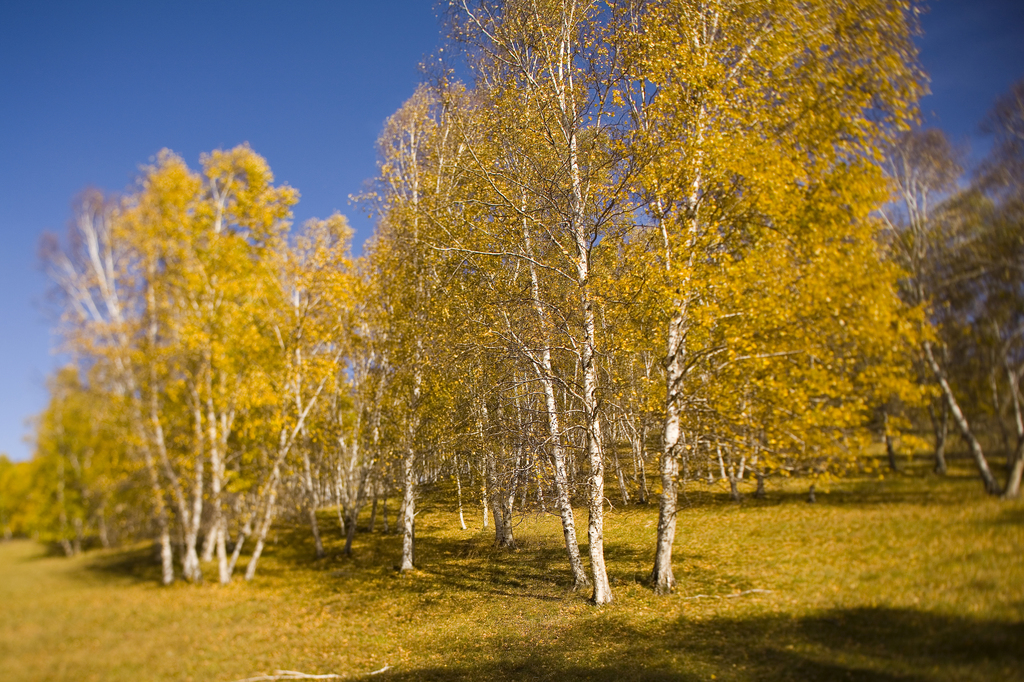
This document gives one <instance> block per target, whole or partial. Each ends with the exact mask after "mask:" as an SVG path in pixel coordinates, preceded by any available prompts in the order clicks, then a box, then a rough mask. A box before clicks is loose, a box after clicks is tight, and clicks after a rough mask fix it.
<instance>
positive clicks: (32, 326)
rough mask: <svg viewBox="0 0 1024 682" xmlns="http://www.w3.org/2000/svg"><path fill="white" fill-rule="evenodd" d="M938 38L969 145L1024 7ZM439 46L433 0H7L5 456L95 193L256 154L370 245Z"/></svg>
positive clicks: (960, 19) (315, 212)
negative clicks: (63, 257)
mask: <svg viewBox="0 0 1024 682" xmlns="http://www.w3.org/2000/svg"><path fill="white" fill-rule="evenodd" d="M924 28H925V36H924V37H923V38H922V39H921V41H920V45H921V48H922V60H923V62H924V65H925V67H926V68H927V70H928V71H929V73H930V74H931V76H932V90H933V92H934V94H933V95H932V96H930V97H928V98H926V99H925V100H924V101H923V102H922V111H923V112H924V114H925V115H926V120H927V122H929V123H931V124H933V125H938V126H940V127H942V128H944V129H945V130H946V131H947V133H948V134H950V136H951V137H953V138H954V139H960V140H969V139H970V138H971V136H972V134H973V133H974V132H975V130H976V127H977V124H978V122H979V121H980V119H981V118H982V116H983V115H984V114H985V112H986V111H987V110H988V108H989V106H990V105H991V103H992V100H993V99H994V98H995V97H996V96H997V95H998V94H999V93H1001V92H1003V91H1005V90H1006V89H1007V88H1008V87H1009V85H1010V84H1011V83H1012V82H1013V81H1014V80H1016V79H1017V78H1020V77H1021V76H1024V3H1022V2H1005V1H1003V2H995V1H985V0H979V1H977V2H956V1H954V0H945V1H942V0H940V1H939V2H936V3H934V6H933V8H932V10H931V12H930V13H929V14H928V15H926V16H925V18H924ZM439 40H440V24H439V22H438V20H437V19H436V16H435V12H434V10H433V3H432V1H431V0H418V1H414V0H377V2H356V1H354V0H335V1H334V2H313V1H311V0H310V1H300V2H289V3H285V2H269V1H263V2H258V1H249V2H228V1H218V0H212V1H207V2H186V1H182V0H179V1H176V2H172V1H167V2H137V1H136V2H128V1H122V2H81V3H71V2H48V1H46V0H32V1H29V2H20V1H18V0H4V2H2V3H0V321H2V333H0V452H6V453H8V454H9V455H10V456H11V457H12V458H14V459H26V458H28V457H29V456H30V447H29V445H28V444H27V443H26V441H25V438H26V435H27V434H28V433H29V429H28V427H27V425H26V421H27V420H28V419H29V418H30V417H31V416H32V415H34V414H37V413H38V412H39V411H41V410H42V409H43V407H44V406H45V401H46V391H45V378H46V376H47V375H48V374H49V373H50V372H51V371H52V370H53V369H54V368H55V367H56V365H57V363H58V359H57V358H56V357H55V356H54V355H53V353H52V348H53V346H54V339H53V338H51V335H50V332H49V329H50V326H51V325H50V320H49V319H48V313H47V309H46V305H45V297H46V291H47V287H48V284H47V282H46V279H45V277H44V276H43V274H42V273H41V271H40V269H39V266H38V260H37V257H36V250H37V246H38V243H39V237H40V235H41V234H42V233H43V232H44V231H51V232H62V231H63V230H64V228H65V225H66V224H67V221H68V219H69V218H70V216H71V211H70V203H71V200H72V198H73V197H74V196H75V195H76V194H77V193H78V192H79V191H81V190H82V189H83V188H84V187H86V186H90V185H92V186H96V187H99V188H101V189H104V190H111V191H118V190H122V189H124V188H125V187H127V186H128V185H129V184H131V182H132V181H133V180H134V178H135V177H136V174H137V171H138V167H139V165H140V164H144V163H146V162H147V161H148V160H149V159H150V158H152V157H153V155H154V154H156V152H158V151H159V150H160V149H162V148H164V147H168V148H170V149H173V150H174V151H176V152H178V153H179V154H181V155H182V156H183V157H184V158H185V160H186V161H188V162H189V164H190V165H193V166H194V165H195V164H196V163H197V162H198V158H199V154H200V153H201V152H204V151H209V150H212V149H217V148H228V147H232V146H234V145H236V144H239V143H241V142H249V143H250V144H251V145H252V146H253V148H254V149H255V150H256V151H257V152H259V153H260V154H262V155H263V156H264V157H266V158H267V160H268V161H269V162H270V165H271V168H273V170H274V173H275V175H276V176H277V179H278V180H279V181H284V182H287V183H289V184H291V185H292V186H294V187H296V188H297V189H298V190H299V191H300V192H301V193H302V200H301V202H300V203H299V205H298V207H297V210H296V215H295V218H296V221H302V220H305V219H306V218H309V217H312V216H326V215H328V214H330V213H331V212H332V211H334V210H340V211H342V212H343V213H345V214H347V215H348V216H349V218H350V220H351V222H352V224H353V226H354V227H356V229H357V235H356V240H357V243H359V242H361V241H362V240H363V239H365V238H366V237H367V236H368V235H369V233H370V224H369V222H368V221H367V220H366V219H365V218H364V217H362V216H359V215H358V214H357V213H356V212H355V210H354V209H353V208H352V207H351V206H349V205H348V196H349V194H352V193H354V192H357V191H359V189H360V188H361V186H362V183H363V181H364V180H365V179H366V178H369V177H371V176H372V175H373V174H374V170H375V150H374V141H375V139H376V137H377V133H378V132H379V131H380V128H381V125H382V123H383V121H384V119H385V118H386V117H387V116H388V115H389V114H390V113H392V112H393V111H394V110H395V109H396V108H397V107H398V106H399V105H400V104H401V103H402V101H404V100H405V99H406V98H407V97H408V96H409V95H410V94H412V91H413V89H414V88H415V86H416V83H417V81H418V79H419V72H418V68H417V67H418V64H419V63H420V61H421V60H422V59H423V58H425V57H426V56H427V55H429V54H430V53H431V52H432V51H433V50H434V49H435V47H436V46H437V45H438V43H439ZM975 146H976V147H982V148H983V146H984V144H983V143H982V142H980V141H975Z"/></svg>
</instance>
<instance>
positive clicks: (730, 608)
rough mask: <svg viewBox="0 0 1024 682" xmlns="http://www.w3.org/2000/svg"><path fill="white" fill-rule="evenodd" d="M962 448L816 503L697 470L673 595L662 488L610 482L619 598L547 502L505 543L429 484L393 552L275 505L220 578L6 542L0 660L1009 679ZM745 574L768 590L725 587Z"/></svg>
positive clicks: (1020, 567)
mask: <svg viewBox="0 0 1024 682" xmlns="http://www.w3.org/2000/svg"><path fill="white" fill-rule="evenodd" d="M962 466H963V468H957V469H955V470H954V473H953V474H952V475H951V476H949V477H947V478H946V479H939V478H937V477H934V476H930V475H926V474H924V473H923V469H922V471H917V470H914V472H915V473H913V475H911V474H900V475H892V476H887V477H886V478H885V479H884V480H856V481H843V482H839V483H834V484H832V485H830V486H829V488H828V490H827V492H821V491H820V488H819V493H818V502H817V503H816V504H813V505H812V504H808V503H806V501H805V499H806V482H793V483H792V484H789V485H781V484H777V485H776V486H775V487H769V495H768V498H767V499H766V500H763V501H759V500H754V499H752V498H751V497H749V496H748V497H746V498H745V499H744V501H743V503H741V504H735V503H732V502H729V501H728V499H727V495H726V491H725V490H722V489H718V488H711V489H709V488H707V487H706V486H702V485H692V486H690V487H689V489H688V490H687V491H686V496H685V500H686V502H687V503H688V506H685V505H684V509H683V510H682V511H681V513H680V517H679V531H678V536H677V551H676V557H677V561H676V578H677V580H678V582H679V588H678V590H677V592H676V594H674V595H672V596H670V597H667V598H658V597H655V596H654V595H653V594H651V592H650V590H649V589H648V588H647V586H646V585H645V584H644V581H645V579H646V575H647V573H648V572H649V570H650V564H651V560H652V553H653V545H654V537H655V531H656V527H657V509H656V506H655V505H653V504H652V505H650V506H648V507H636V506H631V507H622V506H616V507H615V508H614V509H611V510H610V511H609V512H608V516H607V519H606V553H607V558H608V565H609V572H610V575H611V578H612V580H613V586H612V587H613V590H614V593H615V602H614V603H613V604H611V605H609V606H606V607H602V608H594V607H592V606H590V605H589V604H588V603H587V602H586V597H587V596H588V595H587V594H585V593H574V592H572V591H571V589H570V586H571V581H570V579H569V575H568V573H567V570H566V566H565V560H564V559H563V556H564V554H563V550H562V547H561V542H560V540H561V536H560V530H559V525H558V519H557V518H556V517H554V516H550V515H538V514H533V513H529V514H526V515H525V516H523V517H522V519H521V522H520V523H519V526H518V527H517V528H516V532H517V538H518V541H519V548H518V549H517V550H513V551H507V550H499V549H495V548H493V547H492V540H493V534H492V532H491V531H485V530H481V529H479V527H478V526H479V520H478V517H477V516H474V517H473V520H474V522H475V525H476V526H477V527H476V528H475V529H472V530H469V531H462V530H460V529H459V527H458V517H457V514H456V513H455V511H454V510H453V509H451V508H450V507H449V506H447V503H445V504H444V505H442V504H441V502H442V501H443V500H444V499H446V498H443V497H442V496H440V495H438V494H436V492H435V493H433V494H432V493H430V492H428V493H427V494H426V495H425V498H424V500H423V505H422V507H423V511H422V512H421V514H420V515H419V516H418V517H417V533H418V535H419V546H418V551H417V564H418V570H416V571H414V572H412V573H409V574H405V575H402V574H399V573H398V572H397V571H395V570H394V565H395V564H396V563H397V562H398V555H399V543H400V540H399V538H398V537H397V536H395V535H385V534H382V533H381V532H380V530H379V529H380V525H379V519H378V532H376V533H374V534H367V533H361V534H359V535H358V536H357V538H356V543H355V546H354V549H355V553H354V556H353V557H352V558H346V557H344V556H342V555H341V548H342V546H343V540H342V538H341V537H340V536H339V534H338V532H337V526H336V517H334V516H333V515H331V514H324V515H323V517H322V522H323V525H324V528H325V535H326V538H327V543H326V549H327V552H328V556H327V558H325V559H322V560H315V559H314V558H313V552H312V541H311V538H310V537H309V533H308V530H307V529H306V528H305V527H303V526H301V525H297V526H288V525H282V526H281V528H280V529H279V530H278V532H277V534H276V543H274V544H271V545H270V547H269V551H268V552H267V554H266V555H265V559H264V561H263V562H261V564H260V571H259V574H258V576H257V579H256V581H254V582H253V583H252V584H246V583H245V582H244V581H241V580H237V581H236V582H234V583H232V584H231V585H229V586H227V587H222V586H219V585H216V584H212V583H208V584H205V585H200V586H193V585H187V584H184V583H178V584H176V585H174V586H172V587H170V588H161V587H159V586H158V585H157V577H158V573H157V570H158V566H157V565H156V563H155V562H154V561H153V556H152V550H151V548H150V547H148V546H146V547H139V548H135V549H130V550H125V551H114V552H93V553H90V554H89V555H87V556H85V557H81V558H77V559H72V560H68V559H65V558H62V557H59V556H55V555H52V554H49V553H48V552H47V551H46V548H43V547H41V546H39V545H36V544H33V543H29V542H25V541H21V542H12V543H7V544H3V545H0V670H2V671H3V672H2V673H0V677H2V678H3V679H7V680H49V679H52V680H218V681H219V680H223V681H225V682H227V681H230V680H235V679H239V678H243V677H247V676H252V675H255V674H258V673H261V672H271V671H273V670H276V669H288V670H301V671H304V672H307V673H346V674H352V675H357V674H361V673H365V672H369V671H372V670H377V669H379V668H382V667H383V666H385V665H388V666H390V669H389V670H388V671H387V672H386V673H385V674H382V675H380V676H378V677H377V678H374V679H402V680H421V679H466V680H478V679H550V680H561V679H599V680H619V679H647V680H662V679H684V680H689V679H694V680H697V679H712V676H714V678H715V679H720V680H764V679H771V680H782V679H785V680H835V679H840V680H842V679H854V680H869V679H871V680H996V679H1005V680H1011V679H1024V556H1022V550H1024V505H1022V504H1021V503H1020V502H1013V503H1006V502H1000V501H998V500H993V499H990V498H988V497H986V496H985V495H984V494H983V492H982V490H981V485H980V484H979V483H977V481H976V480H975V478H974V477H973V475H972V474H971V473H970V471H969V470H968V469H967V465H966V463H963V465H962ZM745 492H748V493H749V492H750V491H749V490H746V491H745ZM467 511H470V510H467ZM473 511H474V512H475V510H473ZM578 518H579V523H578V525H579V527H580V531H579V539H580V541H581V542H582V543H585V542H586V533H585V513H584V511H583V510H580V516H579V517H578ZM367 520H368V517H364V518H363V520H362V525H363V526H365V524H366V521H367ZM467 520H468V519H467ZM582 549H583V551H584V554H585V552H586V545H585V544H584V545H583V547H582ZM207 575H208V576H211V577H213V576H214V575H215V571H214V570H213V569H212V567H208V568H207ZM746 590H770V592H750V593H747V594H743V595H741V596H732V595H737V594H738V593H741V592H744V591H746ZM701 595H704V596H701Z"/></svg>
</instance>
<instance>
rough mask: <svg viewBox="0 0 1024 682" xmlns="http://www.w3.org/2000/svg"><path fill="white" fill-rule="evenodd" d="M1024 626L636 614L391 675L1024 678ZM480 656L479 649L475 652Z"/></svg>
mask: <svg viewBox="0 0 1024 682" xmlns="http://www.w3.org/2000/svg"><path fill="white" fill-rule="evenodd" d="M1021 641H1024V625H1022V624H1020V623H1007V622H999V621H978V620H972V619H967V618H961V617H956V616H946V615H941V614H934V613H928V612H924V611H913V610H906V609H836V610H830V611H826V612H823V613H821V614H819V615H815V616H810V617H805V618H799V619H792V618H789V617H787V616H769V617H755V618H746V619H732V618H727V617H719V618H713V619H705V620H700V621H695V620H689V619H686V618H683V619H680V620H678V621H676V622H673V623H667V624H664V625H662V626H657V627H653V626H652V627H650V628H647V629H641V628H636V627H633V626H630V625H627V619H626V617H625V616H622V617H612V618H610V619H608V620H605V621H603V622H593V621H591V622H579V621H576V622H575V623H574V624H572V625H570V626H568V627H564V628H562V629H560V630H558V631H556V632H551V633H548V636H547V637H545V638H544V641H540V642H538V641H528V640H527V639H526V638H523V639H522V640H520V641H509V640H507V639H506V640H504V641H502V642H500V643H498V644H496V645H492V646H491V647H490V648H489V650H488V649H485V650H483V651H481V650H480V648H479V646H477V647H476V648H475V649H474V650H473V651H472V652H467V651H458V650H453V651H449V652H445V653H447V654H449V655H450V656H451V657H452V659H453V660H456V661H457V660H464V659H469V660H473V661H481V660H485V661H486V662H484V663H479V662H476V663H472V664H467V665H459V664H453V665H451V666H448V667H431V668H417V669H401V668H396V669H394V670H392V671H389V672H388V673H387V674H384V675H381V678H383V679H387V680H403V681H404V680H409V681H412V680H607V681H609V682H610V681H612V680H649V681H660V680H698V679H701V680H704V679H709V678H711V676H712V675H715V677H716V678H717V679H719V680H773V681H774V680H780V681H781V680H787V681H788V680H794V681H795V680H800V681H808V682H817V681H821V682H825V681H828V682H832V681H833V680H851V681H854V682H857V681H868V680H878V681H883V682H885V681H892V682H895V681H897V680H899V681H903V682H926V681H927V682H931V681H935V682H940V681H944V680H954V679H956V680H964V679H967V680H996V679H999V680H1010V681H1012V680H1022V679H1024V648H1022V647H1020V646H1019V644H1020V642H1021ZM467 654H469V655H467Z"/></svg>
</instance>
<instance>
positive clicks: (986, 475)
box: [924, 341, 1000, 495]
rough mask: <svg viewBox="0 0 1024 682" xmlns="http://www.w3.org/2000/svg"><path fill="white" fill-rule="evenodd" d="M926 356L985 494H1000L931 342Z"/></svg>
mask: <svg viewBox="0 0 1024 682" xmlns="http://www.w3.org/2000/svg"><path fill="white" fill-rule="evenodd" d="M924 354H925V358H926V359H927V360H928V365H929V366H930V367H931V369H932V372H933V373H934V374H935V378H936V379H938V381H939V386H940V387H941V388H942V395H943V396H944V397H945V398H946V404H947V405H948V406H949V411H950V412H951V413H952V414H953V421H955V422H956V425H957V426H958V427H959V428H960V434H961V435H962V436H963V437H964V440H966V441H967V445H968V447H969V448H970V451H971V456H972V457H973V458H974V463H975V464H976V465H977V467H978V473H979V474H980V475H981V480H982V483H983V484H984V485H985V492H987V493H988V494H989V495H998V494H999V492H1000V490H999V484H998V483H997V482H996V479H995V477H994V476H993V475H992V471H991V469H989V466H988V460H986V459H985V453H984V452H983V451H982V449H981V443H979V442H978V439H977V438H975V436H974V432H973V431H971V426H970V424H969V423H968V422H967V417H965V416H964V413H963V411H962V410H961V409H960V404H959V403H958V402H957V400H956V396H955V395H953V389H952V388H951V387H950V385H949V382H948V381H947V380H946V375H945V373H944V372H943V371H942V368H941V367H940V366H939V363H938V362H936V360H935V354H934V353H933V352H932V344H931V342H930V341H925V342H924Z"/></svg>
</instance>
